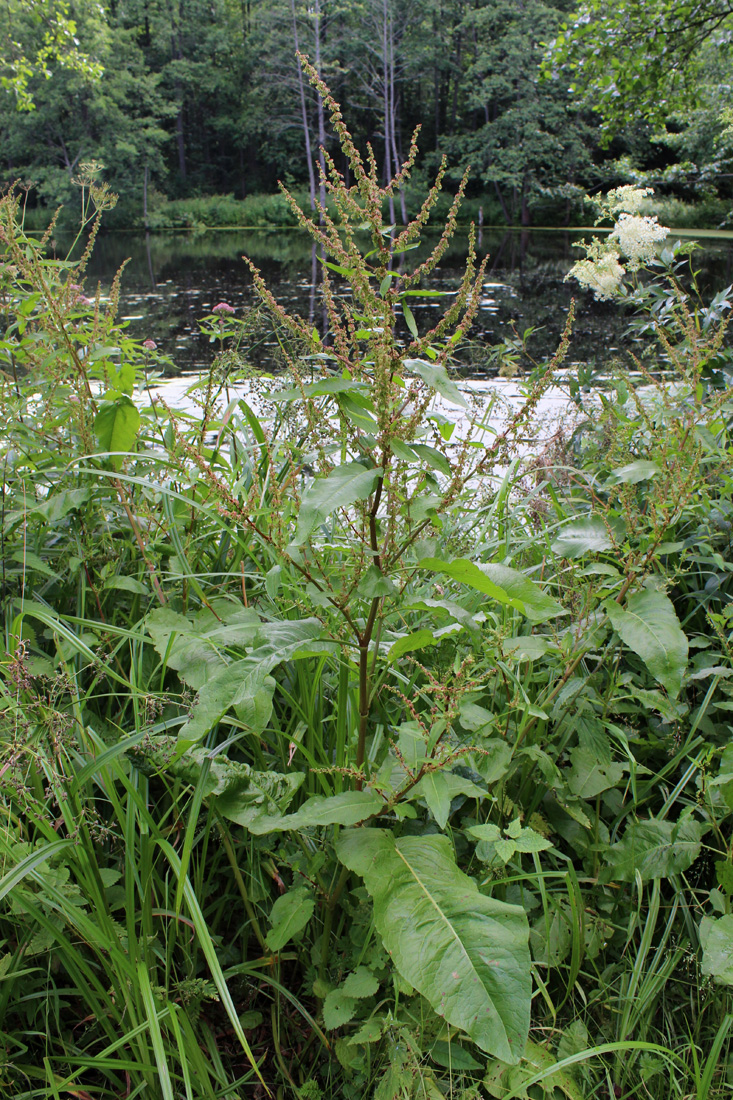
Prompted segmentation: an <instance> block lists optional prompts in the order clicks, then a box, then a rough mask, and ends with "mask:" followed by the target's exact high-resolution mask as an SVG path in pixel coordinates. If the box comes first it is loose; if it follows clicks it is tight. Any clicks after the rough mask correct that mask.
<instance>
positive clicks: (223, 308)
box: [211, 302, 236, 317]
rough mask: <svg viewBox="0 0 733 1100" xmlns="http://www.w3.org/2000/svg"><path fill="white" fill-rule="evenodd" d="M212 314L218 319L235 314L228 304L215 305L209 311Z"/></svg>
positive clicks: (232, 307)
mask: <svg viewBox="0 0 733 1100" xmlns="http://www.w3.org/2000/svg"><path fill="white" fill-rule="evenodd" d="M211 312H212V313H218V314H219V316H220V317H223V316H224V314H225V313H236V310H235V308H234V306H230V305H229V303H228V302H219V304H218V305H215V306H214V308H213V309H212V311H211Z"/></svg>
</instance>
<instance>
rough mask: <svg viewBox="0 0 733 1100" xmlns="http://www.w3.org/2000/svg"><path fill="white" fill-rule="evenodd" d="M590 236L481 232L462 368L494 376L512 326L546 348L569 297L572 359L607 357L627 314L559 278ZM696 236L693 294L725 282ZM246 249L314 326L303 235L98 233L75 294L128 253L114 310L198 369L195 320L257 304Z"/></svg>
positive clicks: (264, 351) (456, 259) (456, 247)
mask: <svg viewBox="0 0 733 1100" xmlns="http://www.w3.org/2000/svg"><path fill="white" fill-rule="evenodd" d="M467 232H468V231H467V229H465V228H463V229H460V228H459V230H458V232H457V233H456V236H455V238H454V240H453V242H452V244H451V247H450V249H449V251H448V253H447V254H446V256H445V257H444V259H443V262H442V264H441V266H440V268H439V269H438V270H437V271H436V272H435V273H433V275H432V276H431V277H430V279H429V281H428V283H427V284H426V286H425V289H428V290H443V291H448V292H450V291H453V290H455V289H456V287H457V286H458V284H459V282H460V279H461V275H462V271H463V263H464V261H465V255H466V240H467ZM591 233H592V230H549V229H535V230H504V229H495V228H491V229H486V228H484V229H483V231H482V233H481V236H480V242H479V254H480V255H481V256H483V255H488V257H489V259H488V264H487V269H486V277H485V281H484V286H483V294H482V299H481V304H480V308H479V312H478V315H477V318H476V323H475V325H474V329H473V331H472V333H471V336H470V339H469V340H468V341H466V343H465V345H464V346H463V347H462V348H461V349H460V350H459V360H460V362H461V364H462V367H463V372H464V373H465V374H466V375H467V376H473V377H477V376H478V377H481V376H485V375H486V374H491V373H493V369H494V368H492V359H491V355H490V349H491V347H492V346H495V345H497V344H499V343H501V342H502V341H504V340H506V339H511V338H513V334H514V332H515V331H516V332H517V333H518V334H521V333H523V332H524V331H525V330H527V329H532V330H533V332H532V335H531V336H530V338H529V341H528V348H529V351H530V354H531V355H532V356H533V358H535V359H537V360H539V359H542V358H543V357H545V356H546V355H551V354H552V353H553V352H554V350H555V348H556V347H557V343H558V341H559V338H560V334H561V333H562V330H563V327H564V325H565V320H566V315H567V311H568V308H569V306H570V302H571V299H572V298H573V297H575V299H576V322H575V327H574V334H573V341H572V346H571V359H572V360H574V361H582V362H589V363H593V362H595V361H596V360H603V361H606V360H607V359H608V357H609V355H613V353H614V352H615V351H617V350H619V349H620V347H621V343H622V340H623V333H624V330H625V328H626V321H625V320H624V318H623V316H622V313H621V311H620V310H619V309H618V307H617V306H616V305H614V304H612V303H602V302H600V303H599V302H595V301H594V300H593V299H592V296H591V295H589V294H586V293H583V292H580V291H579V289H578V287H577V286H576V285H575V284H569V283H566V282H564V279H565V276H566V274H567V272H568V270H569V268H570V267H571V266H572V264H573V262H574V261H575V260H576V259H578V258H579V256H580V253H579V251H578V249H577V248H574V247H573V246H574V245H575V244H577V242H578V241H579V240H581V239H582V238H583V237H584V236H585V237H589V236H590V235H591ZM677 235H679V234H677ZM686 235H692V236H695V235H696V234H686ZM700 236H701V237H702V239H701V240H700V242H699V243H700V245H701V247H700V251H699V252H698V253H697V254H696V264H695V266H696V268H699V269H700V272H701V274H700V283H701V286H702V288H703V291H704V292H705V293H706V294H707V295H712V294H714V293H716V292H717V291H718V290H720V289H722V288H723V287H725V286H727V285H728V284H730V283H731V282H733V234H730V233H710V234H705V235H700ZM434 239H435V238H433V240H434ZM671 239H674V237H671V238H670V240H671ZM431 243H432V240H431V239H430V237H429V236H428V237H427V238H426V240H425V242H424V244H423V245H422V246H421V249H422V250H423V251H422V252H421V251H420V250H417V251H415V252H412V253H408V259H409V260H410V261H416V260H417V261H419V260H420V258H421V256H422V254H423V252H427V249H428V247H429V246H430V244H431ZM245 254H246V255H247V256H249V257H250V258H251V259H252V261H253V262H254V263H255V264H256V265H257V266H258V267H259V268H260V269H261V270H262V272H263V274H264V276H265V278H266V279H267V282H268V284H269V285H270V287H271V288H272V290H273V292H274V294H275V296H276V297H277V299H278V300H279V301H280V302H281V303H282V305H284V306H285V307H286V308H288V309H289V310H291V311H293V312H296V313H298V314H300V315H301V316H303V317H307V318H309V319H310V320H311V321H312V322H313V323H314V324H315V325H316V326H317V327H318V328H319V330H321V331H323V328H324V318H323V315H322V307H321V303H320V300H319V294H318V286H317V283H318V275H319V268H320V264H319V262H318V261H317V260H316V258H315V256H314V255H313V250H312V247H311V241H310V238H309V237H308V236H307V234H305V233H304V232H302V231H300V230H294V229H281V230H210V231H208V232H206V233H200V234H195V233H186V234H182V233H170V234H149V235H147V236H145V235H143V234H132V233H126V234H125V233H110V234H104V235H100V237H99V239H98V241H97V245H96V248H95V251H94V254H93V257H92V260H91V263H90V265H89V269H88V274H87V278H86V290H87V293H91V292H92V290H93V288H94V286H95V284H97V283H99V284H100V285H101V287H102V290H103V291H104V290H106V289H108V288H109V286H110V284H111V281H112V279H113V277H114V274H115V272H116V271H117V270H118V268H119V267H120V266H121V265H122V264H123V263H125V261H128V262H127V265H126V267H125V271H124V275H123V280H122V295H121V302H120V318H121V319H122V320H124V321H125V322H127V324H128V325H129V331H130V332H131V334H132V335H134V336H136V337H139V338H140V339H152V340H155V342H156V344H157V345H158V348H159V350H160V351H161V352H162V353H164V354H165V355H167V356H169V357H170V360H171V362H172V364H173V367H172V368H171V373H183V374H189V373H191V372H198V371H200V370H201V369H202V368H204V367H206V366H207V364H208V363H209V362H211V359H212V357H213V354H214V348H213V346H212V345H210V344H209V342H208V339H207V338H205V337H203V336H202V335H201V333H200V331H199V326H198V320H199V318H200V317H201V316H203V315H204V314H205V313H207V312H209V311H210V310H211V308H212V307H213V306H214V305H216V303H217V302H220V301H225V302H228V303H229V304H231V305H232V306H234V307H235V308H236V309H237V310H242V309H244V308H247V307H250V306H253V305H255V304H256V296H255V294H254V289H253V285H252V277H251V275H250V273H249V270H248V268H247V266H246V264H245V263H244V260H243V259H242V256H243V255H245ZM445 301H446V299H440V298H439V299H432V300H431V299H426V300H425V302H424V303H421V302H420V299H414V300H413V302H412V303H411V305H412V307H413V309H414V311H415V313H416V318H417V323H418V327H419V328H420V330H421V331H424V330H425V329H426V328H428V327H430V324H431V322H433V321H434V319H435V318H436V317H437V315H438V311H439V310H440V308H441V306H443V305H444V303H445ZM250 359H251V360H252V361H253V362H254V363H255V365H256V366H258V367H259V368H260V369H262V370H266V371H269V370H273V369H276V367H277V343H276V341H275V339H274V337H273V336H272V334H270V333H269V332H268V331H267V330H264V332H263V334H262V337H261V339H260V341H259V343H258V347H257V348H256V349H253V350H252V352H251V353H250Z"/></svg>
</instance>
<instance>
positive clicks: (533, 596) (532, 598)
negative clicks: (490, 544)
mask: <svg viewBox="0 0 733 1100" xmlns="http://www.w3.org/2000/svg"><path fill="white" fill-rule="evenodd" d="M420 567H421V568H423V569H433V570H435V572H436V573H445V574H447V576H449V577H452V578H453V579H454V580H456V581H460V582H461V583H462V584H467V585H469V586H470V587H471V588H475V589H477V591H479V592H483V593H484V594H485V595H486V596H491V598H492V599H494V600H496V601H497V602H498V603H502V604H505V605H506V606H508V607H514V608H516V610H517V611H519V612H521V614H522V615H526V616H527V618H528V619H529V620H530V622H535V623H541V622H545V621H546V620H547V619H552V618H555V617H556V616H558V615H563V614H565V612H564V611H563V609H562V607H561V606H560V604H559V603H558V602H557V601H556V600H553V598H552V596H549V595H548V594H547V592H544V591H543V590H542V589H541V588H540V587H539V585H536V584H535V583H534V581H531V580H530V579H529V577H525V576H524V574H523V573H520V572H518V570H516V569H511V568H510V567H509V566H508V565H496V564H491V565H476V564H475V562H472V561H469V560H468V558H456V559H455V560H454V561H441V559H440V558H423V559H422V560H421V561H420Z"/></svg>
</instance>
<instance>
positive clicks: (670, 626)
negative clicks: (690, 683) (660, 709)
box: [603, 588, 688, 699]
mask: <svg viewBox="0 0 733 1100" xmlns="http://www.w3.org/2000/svg"><path fill="white" fill-rule="evenodd" d="M603 606H604V608H605V610H606V614H607V615H608V617H609V619H610V620H611V626H612V627H613V629H614V630H615V631H616V633H617V634H618V635H619V637H620V638H621V641H622V642H624V644H625V645H627V646H628V647H629V649H632V650H633V651H634V653H636V655H637V656H638V657H641V659H642V661H643V662H644V664H645V665H646V667H647V668H648V669H649V671H650V672H651V674H652V676H653V677H654V679H655V680H658V681H659V683H660V684H661V685H662V687H664V688H666V689H667V691H668V692H669V694H670V695H671V696H672V698H673V699H675V698H676V697H677V696H678V695H679V692H680V688H681V687H682V675H683V673H684V671H685V669H686V668H687V652H688V647H687V638H686V637H685V635H684V633H683V631H682V627H681V626H680V622H679V619H678V618H677V614H676V612H675V609H674V605H673V604H672V601H671V600H670V599H669V597H668V596H665V595H664V593H663V592H656V591H655V590H654V589H649V588H646V589H644V591H643V592H635V593H634V595H633V596H631V598H630V599H629V601H628V603H627V605H626V607H625V608H622V607H619V605H618V604H617V603H616V602H615V600H605V601H604V604H603Z"/></svg>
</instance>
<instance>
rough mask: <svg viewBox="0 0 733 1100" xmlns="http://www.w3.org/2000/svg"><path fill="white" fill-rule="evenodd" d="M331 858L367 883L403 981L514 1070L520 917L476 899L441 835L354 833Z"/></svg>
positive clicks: (524, 1000) (521, 982)
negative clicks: (343, 864) (512, 1065)
mask: <svg viewBox="0 0 733 1100" xmlns="http://www.w3.org/2000/svg"><path fill="white" fill-rule="evenodd" d="M336 850H337V854H338V857H339V859H340V860H341V861H342V862H343V863H345V864H346V866H347V867H348V868H349V869H350V870H352V871H355V872H356V873H357V874H359V875H361V876H362V877H363V879H364V883H365V885H366V888H367V891H368V892H369V894H370V895H371V897H372V899H373V901H374V922H375V925H376V927H377V929H378V931H379V934H380V936H381V937H382V940H383V942H384V945H385V947H386V948H387V950H388V951H389V953H390V954H391V956H392V960H393V962H394V963H395V966H396V967H397V969H398V970H399V972H400V973H401V974H402V976H403V977H404V978H406V979H407V981H408V982H410V984H411V985H413V986H414V987H415V988H416V989H417V990H418V991H419V992H420V993H422V995H423V996H424V997H426V998H427V999H428V1001H429V1002H430V1003H431V1005H432V1006H433V1008H434V1009H435V1011H436V1012H437V1013H438V1015H440V1016H444V1017H445V1019H446V1020H447V1021H448V1022H449V1023H451V1024H453V1025H454V1026H455V1027H460V1028H462V1029H463V1030H464V1031H465V1032H467V1034H468V1035H469V1036H470V1037H471V1038H472V1039H473V1041H474V1042H475V1043H476V1044H477V1045H478V1046H479V1047H481V1049H482V1050H485V1051H487V1052H488V1053H490V1054H493V1055H495V1056H496V1057H500V1058H502V1060H504V1061H506V1062H510V1063H515V1062H518V1061H519V1059H520V1058H521V1056H522V1053H523V1051H524V1048H525V1044H526V1041H527V1032H528V1029H529V1008H530V992H531V982H530V958H529V946H528V939H529V928H528V925H527V918H526V916H525V913H524V911H523V910H522V909H520V908H519V907H518V906H514V905H507V904H505V903H503V902H499V901H496V900H495V899H494V898H489V897H486V896H485V895H484V894H481V893H479V891H478V889H477V887H476V885H475V883H474V882H473V880H472V879H470V878H469V877H468V876H467V875H464V874H463V872H462V871H460V870H459V868H458V867H457V866H456V864H455V861H454V859H453V852H452V848H451V845H450V842H449V841H448V840H447V838H446V837H443V836H405V837H400V838H399V839H395V837H394V836H393V835H392V834H391V833H390V832H388V831H386V830H380V829H353V830H349V831H347V832H344V833H342V834H341V836H340V837H339V840H338V842H337V846H336Z"/></svg>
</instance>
